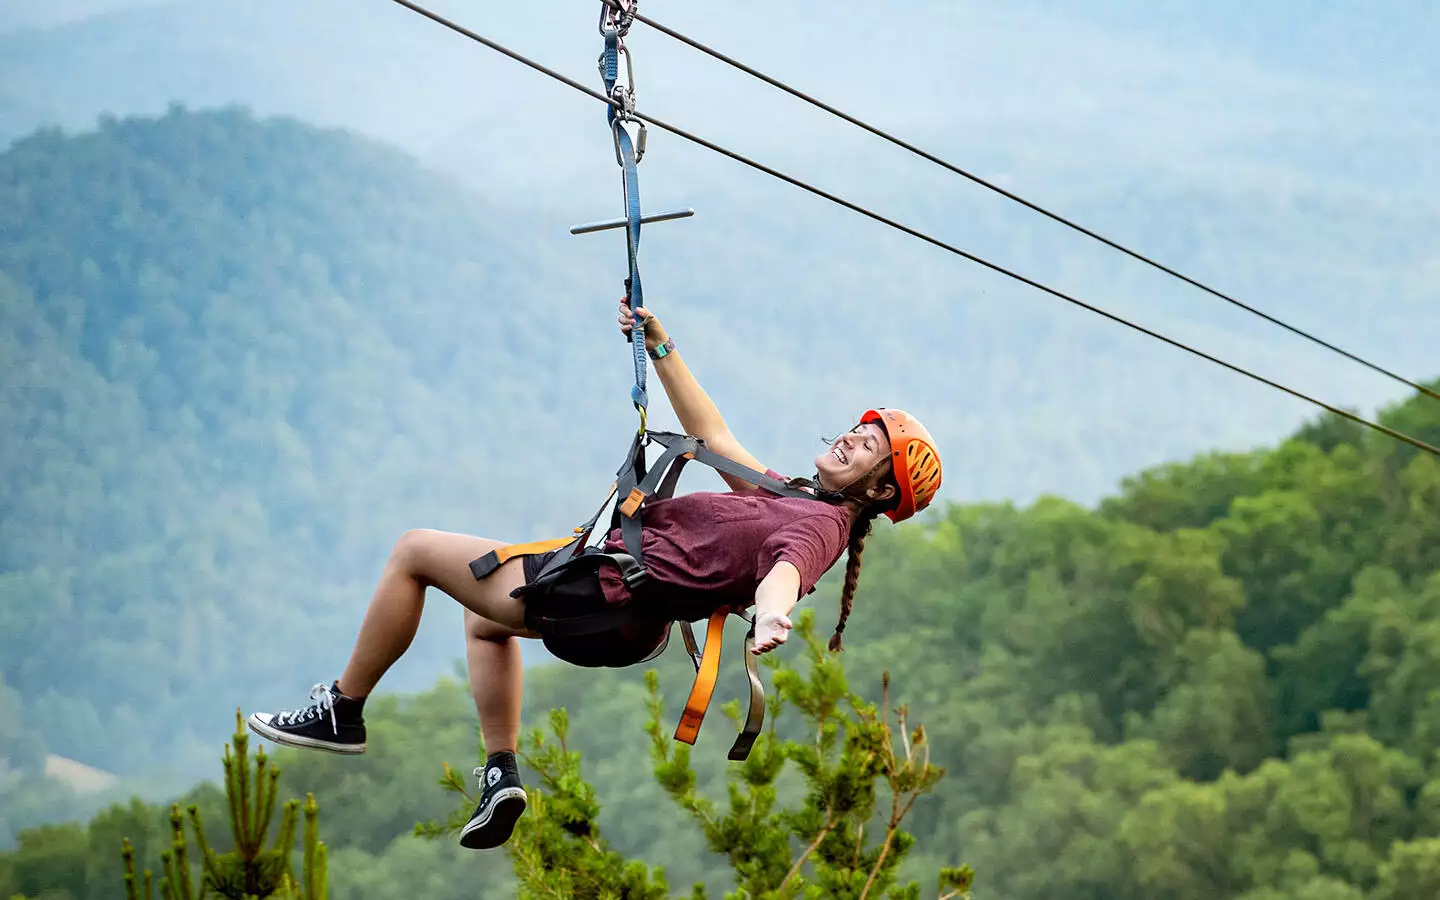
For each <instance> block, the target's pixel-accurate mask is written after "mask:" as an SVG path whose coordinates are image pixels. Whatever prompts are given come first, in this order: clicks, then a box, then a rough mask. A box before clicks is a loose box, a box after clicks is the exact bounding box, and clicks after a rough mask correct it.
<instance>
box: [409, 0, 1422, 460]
mask: <svg viewBox="0 0 1440 900" xmlns="http://www.w3.org/2000/svg"><path fill="white" fill-rule="evenodd" d="M393 2H395V3H397V4H399V5H401V6H404V7H405V8H407V9H409V10H411V11H412V12H415V13H418V14H419V15H422V16H424V17H425V18H427V19H430V20H431V21H433V22H435V23H437V24H440V25H443V26H445V27H446V28H449V29H450V30H451V31H454V32H456V33H457V34H460V35H463V36H465V37H467V38H469V39H471V40H473V41H476V42H477V43H480V44H484V45H485V46H486V47H489V48H490V49H491V50H494V51H495V52H497V53H500V54H502V55H504V56H508V57H509V58H511V59H513V60H515V61H516V62H518V63H521V64H522V65H525V66H528V67H530V68H532V69H534V70H535V71H537V72H540V73H542V74H544V75H548V76H550V77H551V78H553V79H555V80H556V81H559V82H561V83H562V84H566V85H568V86H570V87H572V88H574V89H575V90H577V91H580V92H581V93H583V94H587V95H589V96H590V97H593V98H595V99H596V100H599V101H600V102H601V103H605V104H607V105H609V106H612V107H616V108H617V109H618V108H619V104H618V103H617V102H616V101H614V100H613V99H612V98H610V97H607V96H605V95H604V94H602V93H600V92H599V91H596V90H594V89H592V88H589V87H586V86H585V85H583V84H581V83H580V82H578V81H576V80H575V79H573V78H570V77H569V76H567V75H564V74H561V73H560V72H557V71H555V70H554V69H551V68H549V67H547V66H545V65H543V64H542V63H538V62H535V61H534V60H532V59H529V58H528V57H525V56H523V55H521V54H519V53H517V52H515V51H514V50H511V49H510V48H508V47H506V46H504V45H502V44H499V43H497V42H495V41H493V40H491V39H490V38H487V37H485V36H484V35H481V34H477V33H476V32H474V31H471V30H470V29H468V28H465V27H464V26H462V25H459V24H456V23H455V22H452V21H450V20H449V19H446V18H445V17H443V16H441V15H439V14H438V13H435V12H432V11H431V10H429V9H426V8H425V7H423V6H421V5H419V4H418V3H415V2H414V0H393ZM629 114H630V115H631V116H632V117H633V118H634V119H636V120H638V121H643V122H646V123H648V124H650V125H653V126H655V127H656V128H659V129H661V130H663V131H668V132H670V133H671V134H674V135H676V136H677V137H681V138H684V139H685V140H687V141H690V142H691V143H694V144H698V145H699V146H701V147H704V148H705V149H707V150H711V151H713V152H715V153H719V154H720V155H722V156H726V157H729V158H730V159H733V160H735V161H736V162H739V163H742V164H744V165H747V166H749V167H751V168H753V169H756V170H758V171H761V172H764V173H765V174H767V175H770V176H772V177H774V178H778V179H780V180H781V181H784V182H786V183H788V184H791V185H794V186H795V187H798V188H800V189H802V190H805V191H809V192H810V193H812V194H815V195H816V196H818V197H822V198H824V199H826V200H829V201H830V202H832V203H835V204H838V205H840V206H843V207H845V208H846V209H849V210H852V211H854V212H857V213H860V214H861V215H863V216H867V217H869V218H871V219H874V220H875V221H877V222H880V223H882V224H885V225H889V226H890V227H891V228H895V229H897V230H899V231H903V232H904V233H906V234H908V235H910V236H911V237H915V238H919V239H920V240H922V241H925V242H926V243H929V244H933V245H935V246H937V247H939V248H941V249H943V250H948V251H950V252H951V253H954V254H956V255H957V256H961V257H964V258H965V259H968V260H970V261H971V262H974V263H977V264H979V265H982V266H984V267H986V268H987V269H990V270H992V271H995V272H998V273H1000V274H1001V275H1005V276H1006V277H1008V278H1012V279H1014V280H1016V281H1019V282H1021V283H1022V284H1026V285H1029V286H1030V287H1033V288H1035V289H1036V290H1039V291H1042V292H1044V293H1047V294H1050V295H1051V296H1053V297H1057V298H1059V299H1061V300H1064V301H1065V302H1067V303H1071V304H1074V305H1075V306H1078V307H1080V308H1082V309H1086V310H1089V311H1090V312H1093V313H1095V314H1096V315H1100V316H1104V317H1105V318H1107V319H1109V320H1111V321H1112V322H1116V323H1118V324H1120V325H1124V326H1125V327H1127V328H1131V329H1134V330H1135V331H1138V332H1140V333H1141V334H1144V335H1147V336H1149V337H1152V338H1155V339H1156V340H1159V341H1163V342H1164V343H1167V344H1169V345H1170V346H1172V347H1175V348H1177V349H1180V350H1184V351H1185V352H1187V353H1191V354H1194V355H1195V356H1198V357H1200V358H1201V359H1204V360H1207V361H1209V362H1212V363H1214V364H1216V365H1218V366H1222V367H1224V368H1226V369H1229V370H1230V371H1232V372H1235V373H1237V374H1239V375H1243V376H1245V377H1246V378H1250V379H1253V380H1254V381H1258V382H1260V383H1261V384H1264V385H1267V386H1269V387H1272V388H1274V389H1276V390H1278V391H1282V392H1284V393H1286V394H1289V395H1290V396H1292V397H1295V398H1297V399H1300V400H1304V401H1305V402H1307V403H1311V404H1313V405H1315V406H1318V407H1320V408H1322V409H1324V410H1327V411H1328V412H1330V413H1333V414H1334V415H1337V416H1340V417H1342V418H1345V419H1349V420H1350V421H1352V422H1355V423H1356V424H1358V425H1364V426H1365V427H1367V428H1371V429H1373V430H1375V431H1378V432H1380V433H1381V434H1385V435H1388V436H1389V437H1392V438H1394V439H1396V440H1398V441H1403V442H1405V443H1407V444H1410V445H1411V446H1413V447H1416V448H1417V449H1420V450H1423V451H1425V452H1426V453H1430V454H1432V455H1433V456H1436V457H1440V447H1435V446H1432V445H1430V444H1427V443H1426V442H1424V441H1422V440H1420V439H1419V438H1415V437H1411V436H1410V435H1408V434H1405V433H1403V432H1400V431H1396V430H1395V429H1393V428H1390V427H1388V426H1386V425H1381V424H1379V423H1378V422H1371V421H1370V420H1369V419H1365V418H1362V417H1360V416H1357V415H1355V414H1354V413H1352V412H1349V411H1348V410H1344V409H1340V408H1339V407H1336V406H1331V405H1330V404H1328V403H1326V402H1325V401H1323V400H1317V399H1315V398H1314V397H1311V396H1309V395H1307V394H1303V393H1301V392H1300V391H1297V390H1295V389H1293V388H1289V387H1286V386H1285V385H1283V384H1280V383H1279V382H1276V381H1272V380H1270V379H1268V378H1266V377H1265V376H1263V375H1258V374H1256V373H1254V372H1251V371H1250V370H1248V369H1245V368H1242V367H1241V366H1237V365H1235V364H1234V363H1229V362H1226V361H1225V360H1223V359H1220V358H1219V357H1216V356H1212V355H1210V354H1209V353H1206V352H1205V351H1203V350H1197V349H1195V348H1194V347H1191V346H1189V345H1188V344H1185V343H1182V342H1181V341H1178V340H1175V339H1174V338H1170V337H1166V336H1165V335H1163V334H1160V333H1159V332H1156V331H1152V330H1150V329H1148V328H1146V327H1145V326H1143V325H1138V324H1136V323H1134V322H1131V321H1130V320H1128V319H1125V318H1123V317H1121V316H1118V315H1116V314H1115V313H1112V312H1108V311H1106V310H1103V309H1101V308H1099V307H1097V306H1093V305H1091V304H1089V303H1086V302H1085V301H1083V300H1080V299H1077V298H1075V297H1072V296H1070V295H1069V294H1066V293H1064V292H1062V291H1058V290H1056V289H1055V288H1052V287H1049V286H1047V285H1044V284H1041V283H1040V282H1038V281H1035V280H1034V279H1031V278H1027V277H1026V276H1024V275H1021V274H1019V273H1017V272H1012V271H1010V270H1009V269H1006V268H1005V267H1003V266H1000V265H997V264H996V263H992V262H990V261H989V260H986V259H982V258H981V257H979V256H976V255H975V254H973V253H969V252H967V251H965V250H962V249H960V248H959V247H956V246H953V245H951V244H948V243H946V242H944V241H942V240H940V239H939V238H936V237H932V236H931V235H928V234H925V233H924V232H921V231H917V230H915V229H913V228H911V227H909V226H908V225H903V224H901V223H899V222H896V221H894V220H893V219H889V218H886V217H885V216H883V215H881V214H879V213H876V212H872V211H871V210H868V209H866V208H865V207H863V206H860V205H858V204H855V203H852V202H850V201H849V200H846V199H844V198H842V197H837V196H836V195H834V194H831V193H829V192H828V191H825V190H824V189H822V188H818V187H814V186H813V185H810V184H807V183H806V182H804V181H801V180H799V179H798V178H794V177H792V176H790V175H786V174H785V173H784V172H780V171H778V170H776V169H773V168H771V167H769V166H767V165H765V164H764V163H759V162H755V161H754V160H752V159H750V158H749V157H746V156H743V155H741V154H739V153H736V152H735V151H733V150H727V149H725V148H724V147H721V146H719V145H717V144H714V143H711V142H710V141H707V140H705V139H704V138H702V137H698V136H696V135H693V134H691V133H689V132H688V131H685V130H684V129H682V128H679V127H676V126H674V125H670V124H668V123H666V122H664V121H662V120H660V119H657V118H656V117H654V116H651V115H649V114H644V113H640V112H639V111H638V110H632V111H630V113H629Z"/></svg>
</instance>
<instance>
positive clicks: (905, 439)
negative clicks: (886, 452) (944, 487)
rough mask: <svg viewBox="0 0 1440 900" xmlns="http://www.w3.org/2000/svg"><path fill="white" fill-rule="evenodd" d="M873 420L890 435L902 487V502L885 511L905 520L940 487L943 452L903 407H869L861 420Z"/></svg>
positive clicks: (918, 509) (899, 482)
mask: <svg viewBox="0 0 1440 900" xmlns="http://www.w3.org/2000/svg"><path fill="white" fill-rule="evenodd" d="M871 422H875V423H877V424H879V426H880V427H881V428H882V429H884V431H885V435H886V436H887V437H889V438H890V459H891V464H892V466H893V467H894V469H895V484H896V485H898V486H899V488H900V502H899V503H898V504H897V505H896V506H895V508H894V509H891V510H889V511H888V512H886V513H885V515H887V516H889V517H890V521H892V522H903V521H905V520H906V519H908V518H910V517H911V516H913V515H915V514H916V513H918V512H920V510H922V509H924V508H925V507H927V506H929V505H930V501H931V500H934V499H935V493H936V492H937V491H939V490H940V452H939V451H938V450H936V449H935V439H934V438H933V437H931V436H930V432H929V431H926V430H925V426H924V425H921V424H920V420H919V419H917V418H915V417H914V416H912V415H910V414H909V413H907V412H905V411H904V410H903V409H886V408H885V407H883V406H882V407H880V408H879V409H872V410H867V411H866V413H865V415H863V416H861V417H860V424H861V425H868V424H869V423H871Z"/></svg>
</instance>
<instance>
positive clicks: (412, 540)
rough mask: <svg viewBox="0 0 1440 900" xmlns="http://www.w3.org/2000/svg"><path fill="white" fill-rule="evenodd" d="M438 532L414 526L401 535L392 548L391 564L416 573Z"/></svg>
mask: <svg viewBox="0 0 1440 900" xmlns="http://www.w3.org/2000/svg"><path fill="white" fill-rule="evenodd" d="M437 533H438V532H436V531H434V530H433V529H430V528H412V529H410V530H409V531H407V532H405V533H404V534H402V535H400V537H399V539H397V540H396V541H395V546H394V547H393V548H391V550H390V564H391V565H392V566H395V567H397V568H399V569H401V570H402V571H405V572H409V573H410V574H412V575H413V574H415V573H416V572H418V571H419V569H420V565H421V560H422V559H423V558H424V556H425V550H426V548H427V547H429V546H430V545H431V544H432V543H433V542H434V536H435V535H436V534H437Z"/></svg>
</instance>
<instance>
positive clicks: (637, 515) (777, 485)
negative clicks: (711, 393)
mask: <svg viewBox="0 0 1440 900" xmlns="http://www.w3.org/2000/svg"><path fill="white" fill-rule="evenodd" d="M637 4H638V0H628V2H623V3H620V4H618V5H612V4H611V3H607V2H603V0H602V3H601V11H600V26H599V27H600V34H601V36H602V37H603V38H604V40H605V46H604V50H603V51H602V53H601V55H600V60H599V68H600V75H601V78H602V80H603V81H604V83H605V92H606V96H607V97H609V98H611V100H612V101H613V103H611V104H609V105H608V106H607V112H606V117H607V120H608V122H609V125H610V131H611V135H612V140H613V144H614V147H615V160H616V162H617V163H619V165H620V168H621V174H622V180H623V185H624V191H625V218H623V219H614V220H607V221H603V222H594V223H590V224H586V225H577V226H573V227H572V228H571V229H570V232H571V233H572V234H590V233H594V232H597V231H605V230H609V229H613V228H620V227H624V228H625V233H626V256H627V261H628V275H627V277H626V278H625V296H626V298H627V300H628V301H629V303H630V308H631V310H632V312H633V313H634V316H635V317H634V319H633V327H632V328H631V331H630V333H629V334H628V335H627V338H628V340H629V341H630V342H631V344H632V349H633V355H634V361H635V383H634V385H633V386H632V388H631V390H630V399H631V402H632V403H633V404H634V406H635V409H636V411H637V412H639V414H640V427H639V429H638V430H637V432H636V434H635V435H634V437H633V439H632V440H631V442H630V446H629V448H628V450H627V451H626V453H625V459H624V462H623V463H622V464H621V466H620V468H619V470H617V472H616V476H615V480H614V481H613V482H612V483H611V485H610V490H609V493H608V494H606V497H605V500H604V502H602V503H601V505H600V508H599V509H598V510H596V512H595V514H594V515H593V516H591V517H590V519H589V520H588V521H586V522H585V523H584V524H582V525H580V526H578V527H576V528H575V529H574V531H573V532H572V533H571V534H570V535H569V536H568V537H563V538H554V539H550V540H541V541H531V542H529V543H522V544H510V545H507V546H504V547H500V548H498V549H496V550H493V551H491V552H489V553H487V554H485V555H484V556H482V557H480V558H479V559H476V560H474V561H472V562H471V563H470V570H471V573H472V574H473V575H474V576H475V578H476V580H482V579H484V578H487V577H489V576H490V575H491V574H492V573H494V572H495V570H496V569H498V568H500V566H502V565H504V564H505V563H506V562H507V561H509V560H511V559H514V558H516V557H524V556H534V555H539V554H545V553H552V554H553V555H552V556H551V557H550V559H549V560H548V561H547V562H546V563H545V564H544V565H543V566H542V567H541V569H540V571H539V573H537V575H536V576H535V578H534V579H533V580H532V581H531V582H530V583H529V584H527V585H525V586H523V587H521V588H519V589H517V590H516V592H515V593H516V595H517V596H520V595H524V596H525V598H526V614H525V615H526V625H527V627H529V628H531V629H532V630H534V631H536V632H538V633H540V635H541V636H542V638H543V639H544V640H545V643H546V646H547V647H549V648H550V649H551V652H552V653H555V655H556V656H558V657H560V658H561V659H565V660H567V661H570V662H572V663H575V664H577V665H586V666H597V665H599V666H628V665H634V664H636V663H641V662H648V661H650V660H652V659H654V658H655V657H657V656H659V655H660V654H661V653H662V652H664V650H665V648H666V647H667V646H668V645H669V634H670V625H671V624H672V623H673V622H674V621H678V622H679V623H680V631H681V635H682V637H683V638H684V641H685V649H686V651H687V652H688V653H689V654H690V658H691V660H692V661H693V662H694V664H695V682H694V684H693V685H692V686H691V690H690V696H689V697H688V698H687V699H686V701H685V711H684V713H683V714H682V715H681V718H680V722H679V724H678V725H677V726H676V729H675V739H676V740H677V741H682V742H684V743H686V744H694V743H695V740H696V738H697V736H698V735H699V731H700V725H701V723H702V722H703V721H704V718H705V712H706V710H707V709H708V708H709V705H710V698H711V696H712V695H713V693H714V690H715V682H716V680H717V678H718V675H719V668H720V650H721V644H722V642H723V639H724V631H725V623H726V621H728V617H729V616H730V615H731V614H732V613H733V614H734V615H737V616H739V617H740V618H741V619H743V620H745V621H746V622H747V623H748V624H749V626H750V628H749V631H748V632H747V634H746V635H745V671H746V675H747V677H748V679H749V683H750V708H749V711H748V714H747V715H746V719H745V724H744V726H743V727H742V729H741V732H740V734H739V736H738V737H736V739H735V743H734V744H733V745H732V746H731V748H730V753H729V758H730V759H732V760H743V759H746V758H747V757H748V756H749V755H750V749H751V747H752V746H753V745H754V743H755V738H756V737H757V736H758V735H759V733H760V728H761V726H762V724H763V723H764V719H765V688H764V685H763V684H762V683H761V681H760V674H759V671H758V665H757V662H756V657H755V654H754V653H753V652H752V651H753V649H754V646H755V621H754V617H753V616H746V615H745V614H744V612H742V609H741V607H739V606H736V605H725V606H721V607H719V608H717V609H714V610H710V611H708V612H700V613H698V614H697V615H695V616H693V617H692V618H684V616H685V615H686V613H685V611H683V610H681V611H675V610H669V611H663V612H662V611H661V607H660V606H658V605H657V604H656V603H655V602H654V601H655V597H654V594H653V593H652V589H653V588H655V585H653V584H652V583H651V582H650V576H649V573H648V572H647V571H646V569H645V559H644V554H643V552H642V548H641V536H642V527H641V512H642V510H643V508H644V505H645V503H646V501H647V500H649V499H650V498H652V497H653V498H656V499H668V498H670V497H671V496H673V495H674V491H675V486H676V483H677V482H678V480H679V477H680V472H681V470H682V469H683V468H684V466H685V463H686V462H687V461H689V460H696V461H698V462H700V463H701V464H703V465H707V466H709V467H711V468H713V469H715V470H716V471H718V472H722V473H726V474H729V475H733V476H735V477H737V478H740V479H742V480H744V481H746V482H748V483H750V484H753V485H756V486H758V487H761V488H764V489H765V490H768V491H770V492H772V493H775V494H779V495H781V496H786V497H803V498H805V499H810V500H813V499H815V495H814V494H811V493H808V492H806V491H803V490H800V489H799V488H793V487H790V486H789V485H787V484H786V483H784V482H783V481H780V480H778V479H776V478H774V477H772V476H770V475H768V474H766V473H764V472H760V471H757V470H755V469H751V468H749V467H747V466H742V465H740V464H738V463H736V462H734V461H733V460H731V459H728V458H726V457H724V456H721V455H719V454H717V453H715V452H714V451H712V450H710V449H709V448H708V447H706V446H705V442H704V441H703V440H702V439H700V438H697V437H694V436H692V435H686V434H676V433H673V432H666V431H649V430H648V429H647V427H646V413H647V409H648V402H649V401H648V397H647V394H646V384H645V381H646V378H645V376H646V372H647V371H648V363H647V357H646V352H645V323H644V321H643V320H642V319H641V318H640V316H639V313H638V310H639V309H640V307H641V306H643V305H644V298H643V293H642V288H641V282H640V265H639V251H640V226H641V224H642V223H646V222H661V221H668V220H672V219H679V218H686V217H689V216H692V215H694V210H690V209H685V210H678V211H673V212H667V213H659V214H656V215H652V216H642V215H641V211H640V187H639V179H638V166H639V163H640V161H641V160H642V159H643V158H644V155H645V124H644V122H641V121H640V120H639V119H637V118H636V117H635V115H634V112H635V67H634V62H633V60H632V58H631V53H630V50H629V48H628V47H626V46H625V40H624V39H625V36H626V34H627V33H628V31H629V29H630V25H631V23H632V22H633V21H634V16H635V9H636V6H637ZM621 55H623V56H624V57H625V75H626V77H625V79H624V80H623V82H622V80H621V79H620V61H619V59H620V56H621ZM631 123H633V124H636V125H638V127H639V130H638V134H637V136H636V137H635V138H633V139H632V138H631V135H630V132H629V130H628V129H627V127H626V126H627V125H628V124H631ZM651 444H658V445H660V446H661V447H663V448H664V452H663V453H662V454H661V455H660V456H659V458H658V459H657V460H656V461H655V464H654V466H653V467H647V464H646V453H645V450H646V447H647V446H649V445H651ZM612 500H613V501H615V504H614V508H613V511H612V513H611V517H610V527H609V529H607V531H606V535H608V534H610V533H613V532H615V531H617V530H618V531H619V532H620V535H621V538H622V540H623V542H624V546H625V550H624V552H607V551H605V550H604V549H603V547H602V546H599V545H598V544H603V543H604V541H603V539H602V540H601V541H600V542H598V544H597V545H595V546H591V545H589V541H590V538H591V536H592V534H593V532H594V530H595V525H596V523H597V522H598V521H599V520H600V517H601V516H602V515H603V514H604V512H605V509H606V508H607V507H609V506H610V504H611V501H612ZM603 565H610V566H613V567H615V568H616V569H617V570H618V572H619V574H620V577H621V580H622V581H623V583H624V584H625V586H626V588H627V589H628V590H629V591H630V593H631V600H630V602H629V603H627V604H624V605H620V606H610V605H608V604H605V603H603V601H602V602H601V607H602V608H600V609H595V610H579V611H577V610H575V609H573V608H566V609H563V610H560V611H558V612H557V609H558V607H559V604H558V603H557V602H556V600H555V597H556V595H557V594H558V593H559V589H560V588H561V587H562V586H563V585H565V584H567V583H568V582H569V581H570V580H571V579H573V578H575V577H576V576H577V575H581V576H587V577H588V576H589V575H593V574H595V573H596V571H597V570H598V568H599V567H600V566H603ZM677 616H679V617H678V618H677ZM706 616H708V622H707V626H706V630H705V646H704V648H703V650H702V649H701V648H700V647H699V645H698V644H697V642H696V640H695V633H694V629H693V628H692V627H691V622H692V621H695V620H698V619H700V618H705V617H706ZM659 624H663V626H664V636H663V638H662V639H661V640H660V642H659V644H658V646H655V647H654V648H653V649H652V648H648V647H647V648H641V649H642V650H644V651H646V653H645V655H643V656H641V655H640V652H639V651H636V650H635V649H634V648H627V647H623V646H618V639H617V637H616V635H617V632H618V630H619V629H621V628H624V627H625V626H627V625H659ZM566 638H590V639H592V641H591V644H592V645H591V646H589V647H587V648H586V652H583V653H581V652H579V651H577V649H576V647H575V645H574V644H572V643H567V642H566V640H565V639H566ZM606 640H612V641H616V643H617V647H618V649H615V650H614V652H613V653H611V654H610V655H609V656H606V655H605V654H604V653H600V652H597V651H596V649H595V647H594V643H596V642H601V641H606ZM627 650H628V651H629V652H627ZM637 657H638V658H637Z"/></svg>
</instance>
